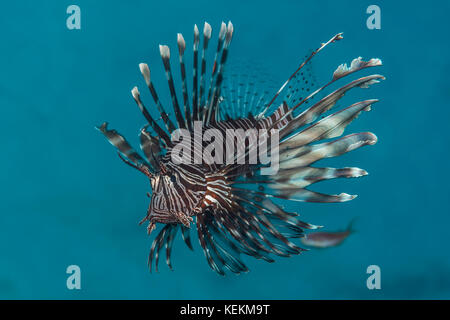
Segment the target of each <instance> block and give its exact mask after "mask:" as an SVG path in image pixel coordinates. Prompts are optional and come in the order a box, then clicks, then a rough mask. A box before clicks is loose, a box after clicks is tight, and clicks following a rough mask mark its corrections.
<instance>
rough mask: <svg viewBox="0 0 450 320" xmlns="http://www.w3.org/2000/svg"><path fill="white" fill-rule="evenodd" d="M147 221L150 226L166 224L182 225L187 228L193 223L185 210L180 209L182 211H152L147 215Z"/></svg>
mask: <svg viewBox="0 0 450 320" xmlns="http://www.w3.org/2000/svg"><path fill="white" fill-rule="evenodd" d="M149 220H150V224H152V223H155V222H160V223H166V224H167V223H182V224H183V225H184V226H185V227H188V228H190V226H191V222H192V221H193V219H192V217H191V215H190V214H189V210H188V209H187V208H184V209H182V211H174V210H158V209H152V210H151V212H150V215H149Z"/></svg>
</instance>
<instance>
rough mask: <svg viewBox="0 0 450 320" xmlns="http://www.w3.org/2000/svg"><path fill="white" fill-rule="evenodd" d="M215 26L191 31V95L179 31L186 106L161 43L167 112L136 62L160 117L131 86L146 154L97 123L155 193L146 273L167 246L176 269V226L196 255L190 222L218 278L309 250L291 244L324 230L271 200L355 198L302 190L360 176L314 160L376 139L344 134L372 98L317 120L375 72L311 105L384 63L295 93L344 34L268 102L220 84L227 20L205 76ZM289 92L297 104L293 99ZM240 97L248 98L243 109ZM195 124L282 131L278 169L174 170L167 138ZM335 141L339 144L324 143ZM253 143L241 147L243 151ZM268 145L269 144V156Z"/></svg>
mask: <svg viewBox="0 0 450 320" xmlns="http://www.w3.org/2000/svg"><path fill="white" fill-rule="evenodd" d="M211 30H212V29H211V26H210V25H209V24H208V23H205V24H204V29H203V37H201V36H200V32H199V30H198V27H197V25H195V26H194V37H193V70H192V95H191V97H190V96H189V94H188V77H187V73H186V66H185V55H184V53H185V49H186V42H185V40H184V37H183V35H182V34H178V37H177V44H178V53H179V65H180V71H181V97H182V104H180V102H179V99H178V95H177V92H176V91H177V90H176V88H175V83H174V78H173V74H172V69H171V63H170V49H169V47H168V46H166V45H160V47H159V49H160V54H161V58H162V62H163V65H164V70H165V76H166V78H167V82H168V87H169V90H170V96H171V102H172V105H173V113H167V112H166V110H167V109H165V107H164V106H163V103H162V101H161V100H160V98H159V96H158V93H157V90H156V89H155V86H154V83H153V82H152V79H151V77H150V70H149V67H148V65H147V64H144V63H141V64H140V65H139V68H140V71H141V73H142V75H143V78H144V80H145V83H146V85H147V87H148V89H149V91H150V94H151V96H152V98H153V100H154V103H155V106H156V109H155V110H151V111H154V112H155V111H157V112H158V113H159V114H158V117H155V116H154V115H152V114H151V112H150V110H149V109H147V108H146V107H145V106H144V104H143V102H142V100H141V98H140V92H139V90H138V89H137V87H134V88H133V89H132V96H133V98H134V100H135V102H136V103H137V106H138V107H139V109H140V111H141V112H142V114H143V116H144V117H145V119H146V120H147V122H148V123H147V124H146V125H145V126H144V127H143V128H142V129H141V130H140V133H139V138H140V148H141V150H142V152H143V154H144V155H145V157H143V156H141V155H140V154H139V153H138V152H137V151H135V149H133V148H132V147H131V145H130V144H129V143H128V142H127V140H126V139H125V138H124V137H123V136H122V135H120V134H119V133H118V132H117V131H116V130H110V129H108V123H107V122H105V123H103V124H102V125H101V126H100V127H97V129H98V130H100V131H101V132H102V133H103V134H104V135H105V136H106V138H107V139H108V140H109V142H110V143H111V144H112V145H114V146H115V147H116V148H117V149H118V154H119V157H120V158H121V159H122V160H123V161H124V162H125V163H126V164H128V165H130V166H132V167H134V168H135V169H137V170H139V171H140V172H142V173H143V174H144V175H146V176H147V177H148V179H149V180H150V185H151V189H152V194H151V195H150V193H147V195H148V196H149V197H151V201H150V205H149V207H148V210H147V214H146V216H145V217H144V219H143V220H142V221H141V222H140V224H142V223H144V222H145V221H148V227H147V231H148V234H150V233H151V232H152V231H153V230H155V228H156V224H157V223H160V224H163V227H162V228H161V230H160V231H159V233H158V235H157V236H156V238H155V239H154V241H153V243H152V245H151V249H150V253H149V259H148V264H149V268H150V271H151V269H152V265H153V261H154V264H155V268H156V270H158V261H159V257H160V252H161V250H162V248H163V247H165V251H166V263H167V265H168V266H169V268H170V269H172V263H171V252H172V246H173V242H174V239H175V236H176V234H177V232H178V230H180V229H181V235H182V238H183V240H184V242H185V243H186V245H187V246H188V247H189V248H190V249H191V250H192V242H191V236H190V229H191V227H192V225H194V226H195V227H196V229H197V235H198V238H199V242H200V245H201V247H202V249H203V252H204V254H205V256H206V260H207V262H208V264H209V266H210V267H211V268H212V269H213V270H214V271H216V272H217V273H219V274H221V275H224V274H225V271H227V269H228V270H229V271H231V272H233V273H236V274H239V273H242V272H247V271H248V268H247V266H246V265H245V264H244V262H243V261H242V259H241V256H242V255H248V256H252V257H254V258H256V259H263V260H265V261H267V262H274V259H273V257H274V255H275V256H281V257H289V256H291V255H296V254H300V253H301V252H303V251H306V249H303V248H300V247H299V246H297V245H296V244H295V243H294V242H293V241H294V240H295V239H298V238H302V237H304V235H305V230H306V229H309V230H313V229H317V228H320V226H315V225H312V224H309V223H306V222H303V221H301V220H299V219H298V216H299V215H298V214H297V213H295V212H287V211H285V209H284V207H283V206H282V205H281V204H279V203H277V201H279V200H277V199H282V200H283V201H285V200H292V201H305V202H327V203H329V202H344V201H349V200H352V199H354V198H355V197H356V195H349V194H346V193H341V194H338V195H328V194H323V193H319V192H314V191H311V190H309V189H308V187H309V186H310V185H311V184H314V183H316V182H319V181H323V180H328V179H334V178H341V177H345V178H351V177H360V176H364V175H367V172H366V171H365V170H362V169H359V168H355V167H345V168H331V167H315V166H312V164H314V163H315V162H317V161H319V160H321V159H325V158H330V157H337V156H339V155H342V154H344V153H347V152H349V151H352V150H355V149H358V148H360V147H362V146H365V145H373V144H375V143H376V142H377V137H376V136H375V135H374V134H372V133H370V132H362V133H355V134H350V135H346V136H343V137H341V136H342V134H343V132H344V129H345V128H346V127H347V125H349V123H350V122H351V121H352V120H353V119H355V118H356V117H357V116H358V115H359V114H360V113H361V112H362V111H369V110H370V108H371V105H372V104H374V103H375V102H377V101H378V100H365V101H360V102H357V103H355V104H352V105H350V106H349V107H347V108H345V109H343V110H340V111H338V112H336V113H333V114H331V115H328V116H326V117H324V116H322V115H323V114H324V113H325V112H327V111H328V110H330V109H331V108H332V107H333V106H334V105H335V104H336V103H337V101H338V100H339V99H340V98H342V97H343V96H344V94H345V93H346V92H347V91H348V90H350V89H352V88H355V87H359V88H368V87H369V86H370V85H371V84H374V83H377V82H379V80H382V79H384V77H383V76H382V75H378V74H374V75H369V76H365V77H362V78H359V79H356V80H353V81H351V82H349V83H347V84H346V85H344V86H342V87H340V88H338V89H337V90H335V91H333V92H331V93H329V94H328V95H323V94H321V96H323V97H322V98H320V100H319V101H317V102H315V103H310V102H311V101H313V98H315V97H316V96H317V95H318V94H319V93H321V92H322V90H324V89H326V88H328V87H329V86H330V85H332V84H334V83H335V82H336V81H338V80H340V79H342V78H344V77H347V76H349V75H351V74H353V73H355V72H357V71H360V70H363V69H366V68H369V67H375V66H380V65H381V61H380V59H370V60H369V61H363V60H362V59H361V57H359V58H356V59H354V60H353V61H352V62H351V65H350V66H349V67H348V66H347V64H341V65H340V66H339V67H338V68H337V69H336V70H335V71H334V73H333V75H332V77H331V80H330V81H329V82H328V83H326V84H325V85H323V86H321V87H318V88H317V89H315V90H314V91H313V90H311V91H309V89H307V91H305V90H303V92H304V93H305V96H304V97H299V96H298V92H299V87H301V86H304V85H305V84H307V83H308V79H307V78H305V74H304V73H303V71H304V69H305V68H306V67H305V66H307V65H309V62H310V60H311V59H312V58H313V57H314V56H315V55H316V54H317V53H319V52H320V51H321V50H322V49H323V48H325V47H326V46H327V45H329V44H331V43H333V42H336V41H338V40H341V39H342V38H343V37H342V33H339V34H337V35H335V36H334V37H332V38H331V39H330V40H329V41H327V42H325V43H322V44H321V45H320V46H319V47H318V48H317V49H316V50H313V51H312V52H311V53H310V54H309V55H307V56H306V57H305V59H304V61H303V62H302V63H301V64H300V66H299V67H298V68H297V69H296V70H295V72H294V73H293V74H292V75H291V76H290V77H289V78H288V79H287V81H286V82H285V83H284V84H283V85H282V86H281V88H280V89H279V90H278V91H276V93H274V95H273V97H272V98H271V99H269V97H270V96H269V97H268V96H267V95H266V94H258V92H257V90H253V91H252V90H250V89H249V87H251V86H252V83H250V84H249V85H247V86H242V84H239V87H238V90H237V91H236V90H230V89H229V86H227V85H226V81H224V79H228V80H229V78H227V77H225V65H226V62H227V58H228V54H229V46H230V43H231V40H232V36H233V24H232V23H231V22H229V23H228V24H225V23H223V22H222V24H221V27H220V31H219V34H218V38H217V49H216V51H215V53H214V60H213V62H212V65H211V66H210V68H208V69H210V71H208V72H207V60H208V59H207V52H208V51H207V49H208V45H209V43H210V40H211ZM201 38H202V41H200V40H201ZM200 43H202V46H201V45H200ZM200 46H201V62H200V66H199V48H200ZM211 58H212V55H211ZM208 80H209V81H208ZM230 81H231V80H229V81H228V82H230ZM208 82H209V86H207V83H208ZM310 84H311V83H310ZM303 89H304V88H303ZM239 91H240V92H239ZM254 91H256V92H254ZM252 92H254V94H253V93H252ZM282 92H284V94H285V95H284V96H283V95H282V94H281V93H282ZM265 93H267V91H265ZM179 94H180V93H179ZM295 94H297V95H296V97H297V98H296V99H292V96H294V95H295ZM233 96H234V98H233ZM249 96H250V97H249ZM246 97H249V98H246ZM242 100H247V101H246V102H245V103H243V101H242ZM281 100H282V101H281ZM306 106H307V107H306ZM301 107H303V108H301ZM318 118H320V119H318ZM316 120H317V121H316ZM198 121H200V122H201V123H202V124H203V129H205V128H215V129H218V130H219V131H220V132H225V130H227V129H244V130H248V129H251V128H256V129H267V130H269V129H276V130H278V134H279V144H278V150H279V171H278V173H277V174H275V175H261V170H262V168H264V166H265V165H263V164H262V163H260V162H258V163H256V164H248V163H246V164H232V165H230V164H207V163H205V162H201V163H200V164H195V163H192V164H175V163H174V162H173V161H172V157H171V151H172V149H173V148H174V143H173V142H172V141H171V137H170V133H171V132H173V131H174V130H176V129H178V128H181V129H187V130H189V131H190V132H193V125H194V122H198ZM332 138H337V139H334V140H328V141H322V140H326V139H332ZM254 147H255V146H253V145H250V144H249V143H245V151H246V154H248V151H249V150H250V149H251V148H254ZM271 147H272V146H269V147H268V148H269V152H270V151H271Z"/></svg>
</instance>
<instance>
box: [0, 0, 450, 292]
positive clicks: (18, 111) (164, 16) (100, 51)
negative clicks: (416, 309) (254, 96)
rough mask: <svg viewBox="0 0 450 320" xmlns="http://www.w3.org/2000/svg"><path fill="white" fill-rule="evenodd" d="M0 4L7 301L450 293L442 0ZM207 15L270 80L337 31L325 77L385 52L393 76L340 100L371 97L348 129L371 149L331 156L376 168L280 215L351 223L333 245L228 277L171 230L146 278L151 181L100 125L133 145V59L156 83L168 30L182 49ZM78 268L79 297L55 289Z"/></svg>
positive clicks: (449, 94) (137, 80) (324, 62)
mask: <svg viewBox="0 0 450 320" xmlns="http://www.w3.org/2000/svg"><path fill="white" fill-rule="evenodd" d="M70 4H77V5H79V6H80V8H81V18H82V21H81V26H82V27H81V30H68V29H67V28H66V18H67V14H66V8H67V6H68V5H70ZM371 4H377V5H379V6H380V8H381V17H382V21H381V27H382V28H381V30H369V29H367V27H366V19H367V17H368V15H367V14H366V13H365V11H366V8H367V7H368V6H369V5H371ZM1 7H2V10H1V13H0V32H1V35H2V36H1V38H2V40H1V43H2V44H1V50H0V65H1V77H0V106H1V120H0V121H1V126H0V131H1V137H2V147H1V149H2V157H1V160H0V161H1V172H2V173H1V182H2V183H1V184H0V193H1V201H0V212H1V213H0V252H1V254H0V298H3V299H11V298H19V299H35V298H39V299H49V298H58V299H82V298H87V299H103V298H113V299H228V298H237V299H245V298H247V299H249V298H258V299H259V298H260V299H381V298H387V299H392V298H404V299H415V298H418V299H430V298H438V299H441V298H447V299H448V298H450V273H449V267H450V254H449V249H448V243H449V234H450V233H449V224H450V214H449V213H450V210H449V209H450V205H449V196H448V186H447V183H448V181H449V179H448V178H449V172H450V171H449V170H448V159H449V155H450V153H449V142H450V141H449V135H448V126H449V124H448V122H449V116H450V108H449V103H448V101H449V98H450V85H449V83H450V82H449V81H448V74H449V73H450V63H449V60H448V57H449V49H450V45H449V42H448V39H447V38H448V34H447V30H448V22H447V20H448V19H447V18H448V14H449V12H450V3H449V2H448V1H433V2H430V1H425V2H424V1H408V2H407V1H395V2H394V1H377V2H376V3H373V2H371V1H370V2H367V1H261V0H259V1H234V0H230V1H220V2H219V1H217V2H212V1H171V0H166V1H111V0H108V1H106V0H97V1H86V0H77V1H76V2H74V3H72V2H68V1H25V0H22V1H17V2H13V1H8V2H5V3H2V5H1ZM205 20H206V21H208V22H209V23H210V24H211V25H212V26H213V34H214V35H216V33H217V32H218V26H219V25H220V22H221V21H222V20H224V21H228V20H232V22H233V24H234V28H235V36H234V39H233V42H232V45H231V49H230V56H231V57H239V58H240V59H243V60H244V61H249V62H250V63H251V62H252V61H258V62H259V63H260V64H263V66H264V68H265V69H266V70H268V71H269V72H270V73H271V74H272V75H273V77H274V78H275V79H277V80H279V84H280V85H281V83H282V82H283V81H284V80H285V79H286V78H287V76H288V75H289V74H290V73H291V72H292V71H293V70H294V69H295V68H296V66H297V65H298V63H299V62H300V59H301V57H302V56H304V55H305V54H306V53H307V52H308V50H310V49H311V48H315V47H316V46H317V45H318V44H319V43H320V42H324V41H326V40H327V39H329V38H330V37H331V36H332V35H334V34H335V33H337V32H344V40H343V41H340V42H339V43H336V44H334V45H332V46H330V47H329V48H327V49H326V50H324V51H323V52H321V53H320V55H319V56H317V59H316V60H315V61H314V67H315V74H316V76H317V78H318V80H319V82H321V83H322V82H325V81H327V80H328V79H329V78H330V76H331V73H332V72H333V71H334V69H335V68H336V67H337V66H338V65H339V64H340V63H343V62H350V61H351V59H353V58H355V57H358V56H362V57H365V58H371V57H379V58H381V59H382V60H383V62H384V66H383V67H381V68H379V69H378V70H375V71H374V70H371V71H374V72H377V73H382V74H384V75H385V76H386V77H387V80H386V81H384V82H383V83H381V84H377V85H374V86H373V87H371V88H370V89H369V90H362V89H354V90H352V91H351V92H350V93H349V94H347V95H346V97H345V98H344V99H343V100H342V103H340V104H339V106H340V107H345V106H348V105H350V104H351V103H354V102H356V101H359V100H360V99H366V98H379V99H380V102H379V103H377V104H376V105H374V107H373V110H372V111H371V112H370V113H364V114H363V115H361V116H360V117H359V118H358V119H357V120H356V121H355V122H354V123H352V124H351V125H350V126H349V128H348V130H347V132H348V133H351V132H358V131H369V130H370V131H373V132H374V133H376V135H377V136H378V138H379V142H378V144H377V145H375V146H373V147H365V148H363V149H361V150H358V151H356V152H352V153H350V154H347V155H345V156H343V157H339V158H337V159H333V160H331V161H329V162H327V164H328V165H339V166H358V167H362V168H364V169H366V170H367V171H368V172H369V173H370V175H369V176H368V177H364V178H362V179H355V180H347V179H342V180H339V181H335V182H331V183H326V184H323V185H320V186H318V187H317V188H316V190H321V191H324V190H325V191H329V192H333V193H340V192H347V193H350V194H358V195H359V197H358V198H357V199H355V200H353V201H351V202H347V203H340V204H303V203H297V204H295V205H294V206H291V207H290V208H292V209H295V210H297V211H298V212H300V213H301V215H302V218H303V219H304V220H306V221H308V222H311V223H315V224H320V225H325V226H326V230H330V231H332V230H339V229H343V228H345V227H346V226H347V223H348V222H349V221H350V220H351V219H352V218H354V217H359V219H358V221H357V222H356V224H355V228H356V230H357V232H356V233H355V234H353V235H352V236H351V237H350V238H349V239H348V240H347V241H346V242H345V243H344V244H343V245H341V246H339V247H336V248H333V249H326V250H311V251H310V252H307V253H305V254H303V255H301V256H295V257H292V258H289V259H286V258H279V259H277V262H276V263H273V264H268V263H265V262H262V261H257V260H254V259H252V258H244V259H245V262H246V263H247V264H248V266H249V268H250V269H251V272H250V273H248V274H244V275H240V276H235V275H233V274H231V275H228V276H227V277H221V276H218V275H216V274H215V273H214V272H212V271H211V269H210V268H209V267H208V265H207V263H206V261H205V259H204V257H203V254H202V252H201V250H200V247H199V245H198V241H197V240H196V237H194V239H195V241H194V245H195V251H194V252H190V251H189V250H188V249H187V248H186V247H185V245H184V244H183V243H182V241H181V239H177V241H176V243H175V246H174V252H173V264H174V271H173V272H171V271H170V270H168V268H167V267H166V266H165V264H164V261H161V262H162V263H161V267H160V269H161V271H160V272H159V273H158V274H155V273H153V274H149V272H148V269H147V266H146V263H147V253H148V251H149V248H150V245H151V240H152V238H149V237H147V235H146V232H145V227H143V226H141V227H140V226H138V221H139V220H140V219H141V218H142V217H143V216H144V215H145V211H146V208H147V206H148V198H147V197H146V196H145V193H146V192H147V191H149V185H148V181H146V179H145V177H144V176H143V175H141V174H139V173H138V172H136V171H133V170H132V169H131V168H129V167H128V166H125V165H124V164H123V163H121V161H120V160H119V159H118V157H117V156H116V154H115V152H114V150H113V148H112V147H111V146H110V145H109V144H108V143H107V142H106V141H105V139H104V138H103V137H102V136H101V134H99V132H97V131H96V130H95V129H94V126H95V125H98V124H100V123H101V122H102V121H105V120H108V121H109V122H110V124H111V127H113V128H116V129H118V130H119V131H120V132H121V133H123V134H124V135H125V136H126V137H128V139H129V140H130V141H131V142H132V143H133V144H134V145H135V146H137V145H138V138H137V133H138V130H139V128H140V127H141V126H142V125H143V124H144V119H143V118H142V116H141V115H140V114H139V112H138V109H137V108H136V106H135V103H134V101H133V100H132V98H131V95H130V89H131V88H132V87H133V86H134V85H139V86H140V88H141V89H142V88H144V85H145V84H144V82H143V81H142V79H141V75H140V73H139V69H138V67H137V66H138V63H140V62H147V63H149V65H150V67H151V69H152V74H155V76H154V77H155V79H160V80H161V81H163V72H162V64H161V61H160V57H159V52H158V44H160V43H163V44H169V45H171V47H172V48H173V51H172V52H173V55H174V56H176V50H175V48H176V33H177V32H182V33H183V34H184V35H185V39H186V41H187V43H188V48H191V43H192V42H191V40H192V27H193V24H194V23H197V24H199V25H202V24H203V22H204V21H205ZM173 63H174V68H177V67H175V60H174V62H173ZM175 70H176V69H175ZM177 72H178V71H177ZM364 74H367V72H366V73H364ZM160 80H155V81H158V82H157V84H158V86H159V88H162V89H161V90H162V94H161V95H164V96H165V97H164V101H166V105H168V104H169V100H167V94H166V93H167V90H166V84H165V83H163V82H161V81H160ZM344 82H345V80H344V81H343V82H342V84H343V83H344ZM164 90H166V91H164ZM141 91H144V90H141ZM145 94H146V95H145V97H144V99H146V101H147V103H148V104H150V101H151V100H150V96H149V95H147V93H145ZM163 260H164V259H163ZM71 264H76V265H79V266H80V267H81V272H82V289H81V290H79V291H77V290H73V291H70V290H68V289H67V288H66V278H67V274H66V272H65V271H66V267H67V266H68V265H71ZM372 264H375V265H378V266H380V268H381V277H382V280H381V286H382V288H381V290H368V289H367V287H366V279H367V276H368V275H367V274H366V268H367V266H369V265H372Z"/></svg>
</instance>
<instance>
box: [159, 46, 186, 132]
mask: <svg viewBox="0 0 450 320" xmlns="http://www.w3.org/2000/svg"><path fill="white" fill-rule="evenodd" d="M159 51H160V54H161V59H162V61H163V65H164V70H165V73H166V78H167V83H168V85H169V91H170V97H171V99H172V105H173V110H174V113H175V118H176V119H177V124H178V128H186V126H185V122H184V118H183V115H182V114H181V109H180V105H179V103H178V98H177V93H176V91H175V85H174V82H173V76H172V70H171V68H170V49H169V47H168V46H166V45H160V46H159Z"/></svg>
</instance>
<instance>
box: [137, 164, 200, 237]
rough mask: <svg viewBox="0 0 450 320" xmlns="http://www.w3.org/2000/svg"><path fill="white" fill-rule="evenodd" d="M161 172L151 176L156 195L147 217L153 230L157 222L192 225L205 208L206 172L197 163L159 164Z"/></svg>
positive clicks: (153, 190)
mask: <svg viewBox="0 0 450 320" xmlns="http://www.w3.org/2000/svg"><path fill="white" fill-rule="evenodd" d="M159 169H160V170H159V171H157V172H156V173H154V174H153V175H151V177H150V183H151V188H152V195H151V201H150V205H149V208H148V211H147V216H146V218H145V219H144V221H145V220H148V221H149V222H150V224H149V226H148V231H149V232H151V231H152V230H153V229H154V228H155V227H156V225H155V224H156V223H165V224H169V223H171V224H178V223H181V224H183V225H184V226H186V227H189V226H190V223H191V222H192V220H193V219H192V217H193V216H194V215H196V214H197V213H198V212H200V211H201V208H200V205H201V203H202V199H203V197H204V194H205V188H206V187H205V186H206V183H205V178H204V175H203V173H202V172H201V171H200V170H199V169H198V168H196V167H195V166H193V165H186V164H181V165H174V164H173V163H172V162H168V163H163V162H162V161H161V163H160V164H159Z"/></svg>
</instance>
